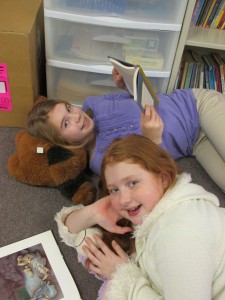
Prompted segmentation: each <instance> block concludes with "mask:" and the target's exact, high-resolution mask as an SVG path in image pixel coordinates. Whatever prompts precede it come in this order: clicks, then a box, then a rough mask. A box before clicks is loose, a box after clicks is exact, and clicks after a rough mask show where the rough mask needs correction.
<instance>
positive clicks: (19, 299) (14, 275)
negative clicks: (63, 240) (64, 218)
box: [0, 230, 81, 300]
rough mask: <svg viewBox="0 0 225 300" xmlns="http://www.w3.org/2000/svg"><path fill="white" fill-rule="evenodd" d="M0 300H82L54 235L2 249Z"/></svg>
mask: <svg viewBox="0 0 225 300" xmlns="http://www.w3.org/2000/svg"><path fill="white" fill-rule="evenodd" d="M0 269H1V289H0V299H16V300H30V299H54V300H63V299H65V300H71V299H73V300H81V297H80V295H79V292H78V289H77V287H76V284H75V282H74V280H73V278H72V276H71V274H70V272H69V270H68V268H67V266H66V264H65V262H64V260H63V257H62V254H61V253H60V251H59V248H58V246H57V244H56V241H55V239H54V237H53V234H52V232H51V231H50V230H49V231H46V232H44V233H41V234H38V235H35V236H32V237H30V238H27V239H24V240H21V241H18V242H15V243H12V244H10V245H7V246H4V247H2V248H0Z"/></svg>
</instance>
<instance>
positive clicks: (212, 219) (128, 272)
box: [107, 174, 225, 300]
mask: <svg viewBox="0 0 225 300" xmlns="http://www.w3.org/2000/svg"><path fill="white" fill-rule="evenodd" d="M190 181H191V177H190V175H188V174H182V175H181V176H180V177H179V180H178V182H177V184H176V186H175V187H174V188H173V189H171V190H169V191H167V193H166V194H165V195H164V197H163V198H162V199H161V200H160V201H159V203H158V205H157V206H156V207H155V208H154V209H153V211H152V212H151V213H150V214H149V215H148V216H146V218H145V219H144V221H143V223H142V224H141V225H139V226H137V227H136V228H135V231H134V235H135V245H136V251H137V257H136V261H135V262H134V261H130V262H128V263H124V264H122V265H120V266H119V267H118V268H117V271H116V272H115V273H114V274H113V278H112V280H110V281H109V283H108V292H107V297H108V300H125V299H126V300H145V299H146V300H147V299H148V300H153V299H154V300H162V299H166V300H211V299H213V300H224V299H225V209H223V208H219V201H218V199H217V197H216V196H215V195H213V194H211V193H208V192H207V191H205V190H204V189H203V188H202V187H201V186H199V185H196V184H193V183H189V182H190Z"/></svg>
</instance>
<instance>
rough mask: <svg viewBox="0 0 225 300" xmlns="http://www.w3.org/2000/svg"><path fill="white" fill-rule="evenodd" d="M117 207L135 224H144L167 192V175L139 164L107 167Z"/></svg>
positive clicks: (108, 182) (125, 163)
mask: <svg viewBox="0 0 225 300" xmlns="http://www.w3.org/2000/svg"><path fill="white" fill-rule="evenodd" d="M105 179H106V182H107V188H108V191H109V193H110V194H111V199H112V200H111V203H112V206H113V208H114V209H115V210H116V211H117V212H118V213H119V214H120V215H121V216H122V217H124V218H126V219H128V220H130V221H131V222H132V223H133V224H135V225H137V224H141V223H142V221H143V217H144V216H145V215H146V214H149V213H150V212H151V211H152V209H153V208H154V207H155V205H156V204H157V203H158V202H159V200H160V199H161V198H162V196H163V195H164V192H165V189H166V187H167V185H168V178H167V175H164V174H160V175H156V174H154V173H151V172H149V171H146V170H145V169H143V168H142V167H141V166H140V165H139V164H134V163H128V162H120V163H116V164H115V165H110V166H108V167H107V168H106V170H105Z"/></svg>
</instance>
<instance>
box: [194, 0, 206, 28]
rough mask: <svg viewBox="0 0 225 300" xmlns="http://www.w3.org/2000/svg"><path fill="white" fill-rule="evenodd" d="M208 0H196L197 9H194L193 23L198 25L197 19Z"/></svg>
mask: <svg viewBox="0 0 225 300" xmlns="http://www.w3.org/2000/svg"><path fill="white" fill-rule="evenodd" d="M205 1H206V0H197V1H196V6H195V10H194V15H195V17H194V19H193V25H197V21H198V18H199V15H200V13H201V10H202V7H203V5H204V2H205Z"/></svg>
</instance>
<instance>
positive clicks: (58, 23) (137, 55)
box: [45, 17, 179, 71]
mask: <svg viewBox="0 0 225 300" xmlns="http://www.w3.org/2000/svg"><path fill="white" fill-rule="evenodd" d="M45 37H46V56H47V58H48V59H56V60H62V61H65V62H72V63H76V64H97V63H101V64H109V61H108V58H107V56H113V57H116V58H119V59H122V60H126V61H128V62H131V63H134V64H140V65H141V66H142V67H143V68H144V69H145V70H164V71H169V70H170V69H171V66H172V63H173V57H174V53H175V50H176V47H177V42H178V38H179V31H156V30H135V29H128V28H118V27H117V28H115V27H110V26H98V25H90V24H85V23H76V22H70V21H65V20H62V19H55V18H49V17H45Z"/></svg>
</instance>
